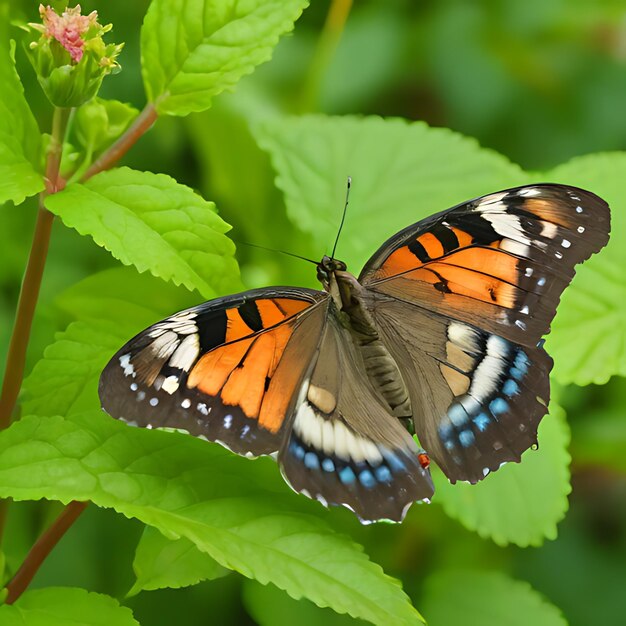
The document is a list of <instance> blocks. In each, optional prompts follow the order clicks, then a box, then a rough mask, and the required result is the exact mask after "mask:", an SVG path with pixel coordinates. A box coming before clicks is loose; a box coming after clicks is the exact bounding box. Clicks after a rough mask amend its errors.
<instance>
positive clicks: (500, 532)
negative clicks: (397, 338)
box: [435, 403, 571, 547]
mask: <svg viewBox="0 0 626 626" xmlns="http://www.w3.org/2000/svg"><path fill="white" fill-rule="evenodd" d="M568 444H569V429H568V427H567V424H566V422H565V416H564V414H563V411H562V410H561V409H559V407H558V406H556V405H555V404H554V403H552V404H551V408H550V414H549V415H548V416H547V417H545V418H544V419H543V421H542V422H541V424H540V426H539V450H536V451H535V450H528V451H527V452H525V453H524V455H523V456H522V462H521V463H507V465H506V466H505V467H502V468H500V469H499V470H498V471H497V472H496V473H495V474H494V475H493V476H490V477H489V478H488V480H485V481H483V482H481V483H479V484H478V485H468V484H465V483H457V484H455V485H450V483H448V481H447V479H446V478H445V477H444V476H443V475H442V474H441V473H440V472H437V474H436V475H435V486H436V498H437V500H438V501H439V502H440V503H441V504H442V505H443V508H444V509H445V511H446V513H447V514H448V515H450V517H454V518H456V519H458V520H459V521H460V522H461V523H462V524H463V525H464V526H465V527H466V528H469V529H470V530H474V531H476V532H477V533H478V534H479V535H480V536H481V537H489V538H491V539H493V541H495V542H496V543H497V544H498V545H506V544H508V543H515V544H517V545H518V546H523V547H525V546H539V545H541V544H542V543H543V542H544V540H545V539H555V538H556V536H557V528H556V525H557V523H558V522H560V521H561V519H562V518H563V516H564V515H565V513H566V511H567V507H568V503H567V496H568V494H569V492H570V491H571V487H570V482H569V479H570V473H569V462H570V456H569V454H568V452H567V446H568ZM539 486H540V487H539Z"/></svg>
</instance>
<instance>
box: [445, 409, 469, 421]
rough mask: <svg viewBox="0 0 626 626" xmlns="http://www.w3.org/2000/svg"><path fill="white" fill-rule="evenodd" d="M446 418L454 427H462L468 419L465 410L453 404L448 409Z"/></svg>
mask: <svg viewBox="0 0 626 626" xmlns="http://www.w3.org/2000/svg"><path fill="white" fill-rule="evenodd" d="M448 417H449V418H450V421H451V422H452V423H453V424H454V425H455V426H462V425H463V424H465V422H467V420H468V419H469V418H468V415H467V413H466V411H465V409H464V408H463V407H462V406H461V405H460V404H453V405H452V406H451V407H450V408H449V409H448Z"/></svg>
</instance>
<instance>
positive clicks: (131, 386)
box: [130, 383, 139, 391]
mask: <svg viewBox="0 0 626 626" xmlns="http://www.w3.org/2000/svg"><path fill="white" fill-rule="evenodd" d="M137 389H139V387H137V383H131V384H130V390H131V391H137Z"/></svg>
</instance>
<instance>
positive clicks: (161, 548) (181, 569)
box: [128, 526, 284, 595]
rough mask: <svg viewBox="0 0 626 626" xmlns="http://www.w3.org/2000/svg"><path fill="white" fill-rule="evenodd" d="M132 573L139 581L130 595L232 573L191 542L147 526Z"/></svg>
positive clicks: (187, 584) (183, 585)
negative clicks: (166, 535)
mask: <svg viewBox="0 0 626 626" xmlns="http://www.w3.org/2000/svg"><path fill="white" fill-rule="evenodd" d="M133 570H134V571H135V575H136V576H137V580H136V581H135V584H134V585H133V588H132V589H131V590H130V591H129V592H128V595H135V594H137V593H139V592H140V591H151V590H154V589H164V588H166V587H172V588H174V589H177V588H179V587H188V586H189V585H195V584H196V583H199V582H200V581H202V580H214V579H215V578H220V577H221V576H225V575H226V574H227V573H228V572H229V570H227V569H225V568H224V567H222V566H221V565H220V564H219V563H218V562H217V561H215V559H212V558H211V557H210V556H209V555H208V554H207V553H206V552H201V551H200V550H198V548H196V546H195V544H194V543H193V542H191V541H190V540H189V539H186V538H184V537H181V538H180V539H174V540H172V539H168V538H167V537H165V536H164V535H163V534H162V533H160V532H159V531H158V530H157V529H156V528H153V527H152V526H148V527H146V529H145V530H144V532H143V535H142V536H141V539H140V540H139V544H138V545H137V550H136V552H135V560H134V561H133ZM281 595H284V594H281Z"/></svg>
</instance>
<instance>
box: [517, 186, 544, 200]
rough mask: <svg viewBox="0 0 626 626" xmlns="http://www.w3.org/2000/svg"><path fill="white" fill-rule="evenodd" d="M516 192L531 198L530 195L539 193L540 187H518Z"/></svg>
mask: <svg viewBox="0 0 626 626" xmlns="http://www.w3.org/2000/svg"><path fill="white" fill-rule="evenodd" d="M518 193H519V195H520V196H524V197H525V198H531V197H532V196H538V195H540V194H541V189H537V187H524V189H520V190H519V192H518Z"/></svg>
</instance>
